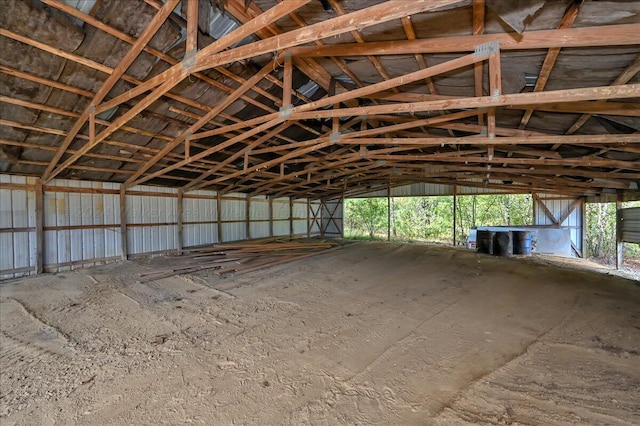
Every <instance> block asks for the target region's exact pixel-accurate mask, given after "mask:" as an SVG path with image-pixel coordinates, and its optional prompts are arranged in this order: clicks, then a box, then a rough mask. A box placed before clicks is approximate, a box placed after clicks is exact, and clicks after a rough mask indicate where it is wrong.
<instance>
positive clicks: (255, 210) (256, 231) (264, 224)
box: [250, 197, 269, 238]
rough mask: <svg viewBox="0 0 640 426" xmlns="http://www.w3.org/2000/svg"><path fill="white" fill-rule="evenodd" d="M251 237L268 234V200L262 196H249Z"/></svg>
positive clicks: (260, 236)
mask: <svg viewBox="0 0 640 426" xmlns="http://www.w3.org/2000/svg"><path fill="white" fill-rule="evenodd" d="M250 219H251V223H250V226H251V238H265V237H268V236H269V200H268V199H266V198H264V197H253V198H251V208H250Z"/></svg>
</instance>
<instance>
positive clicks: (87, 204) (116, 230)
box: [34, 179, 120, 271]
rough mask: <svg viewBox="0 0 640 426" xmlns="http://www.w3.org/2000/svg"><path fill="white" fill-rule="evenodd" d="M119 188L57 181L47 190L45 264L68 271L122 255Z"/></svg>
mask: <svg viewBox="0 0 640 426" xmlns="http://www.w3.org/2000/svg"><path fill="white" fill-rule="evenodd" d="M118 188H119V185H118V184H114V183H108V182H86V181H74V180H63V179H54V180H53V181H51V183H50V184H49V185H47V187H45V189H44V204H43V207H44V210H43V224H44V265H45V268H48V269H55V270H56V271H61V270H68V269H70V268H71V267H72V266H74V265H78V264H82V263H84V261H86V260H89V259H91V260H95V261H96V262H99V261H108V260H114V259H116V258H117V257H118V256H120V207H119V206H120V200H119V196H118V195H116V193H117V191H118ZM34 214H35V213H34Z"/></svg>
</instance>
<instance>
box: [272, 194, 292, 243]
mask: <svg viewBox="0 0 640 426" xmlns="http://www.w3.org/2000/svg"><path fill="white" fill-rule="evenodd" d="M290 229H291V225H290V223H289V198H287V197H282V198H274V199H273V236H285V235H287V236H288V235H289V233H290Z"/></svg>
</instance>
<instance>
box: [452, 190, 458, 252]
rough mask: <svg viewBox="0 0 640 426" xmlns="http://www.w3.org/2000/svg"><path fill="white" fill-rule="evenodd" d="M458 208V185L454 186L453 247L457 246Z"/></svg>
mask: <svg viewBox="0 0 640 426" xmlns="http://www.w3.org/2000/svg"><path fill="white" fill-rule="evenodd" d="M457 206H458V185H453V246H454V247H455V246H456V231H457V223H456V222H457V220H456V207H457Z"/></svg>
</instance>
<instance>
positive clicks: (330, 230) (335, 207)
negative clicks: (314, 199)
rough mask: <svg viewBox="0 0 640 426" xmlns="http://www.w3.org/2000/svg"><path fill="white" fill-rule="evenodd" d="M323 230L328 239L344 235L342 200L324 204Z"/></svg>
mask: <svg viewBox="0 0 640 426" xmlns="http://www.w3.org/2000/svg"><path fill="white" fill-rule="evenodd" d="M322 229H323V231H324V232H323V234H324V236H326V237H330V238H331V237H334V238H337V237H342V236H343V233H344V202H343V200H342V199H338V200H330V201H325V202H323V203H322Z"/></svg>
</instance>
